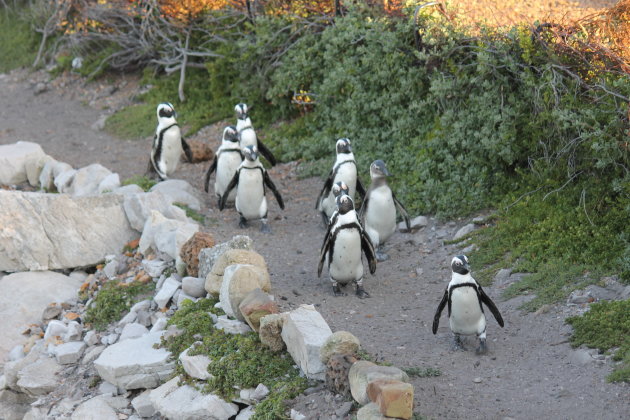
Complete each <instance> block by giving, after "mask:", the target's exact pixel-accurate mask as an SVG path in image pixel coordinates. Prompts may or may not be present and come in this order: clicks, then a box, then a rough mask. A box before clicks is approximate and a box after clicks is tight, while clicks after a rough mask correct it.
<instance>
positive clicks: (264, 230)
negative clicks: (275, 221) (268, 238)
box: [260, 223, 271, 233]
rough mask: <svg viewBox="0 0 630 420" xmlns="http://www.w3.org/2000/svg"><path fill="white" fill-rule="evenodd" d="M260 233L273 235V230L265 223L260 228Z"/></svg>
mask: <svg viewBox="0 0 630 420" xmlns="http://www.w3.org/2000/svg"><path fill="white" fill-rule="evenodd" d="M260 231H261V232H262V233H271V228H270V227H269V225H268V224H267V223H263V224H262V225H261V226H260Z"/></svg>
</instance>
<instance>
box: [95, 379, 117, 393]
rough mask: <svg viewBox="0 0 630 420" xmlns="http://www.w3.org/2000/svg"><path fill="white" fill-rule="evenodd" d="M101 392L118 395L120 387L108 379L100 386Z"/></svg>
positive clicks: (99, 391)
mask: <svg viewBox="0 0 630 420" xmlns="http://www.w3.org/2000/svg"><path fill="white" fill-rule="evenodd" d="M98 393H99V394H109V395H118V387H117V386H116V385H114V384H110V383H109V382H107V381H103V382H101V384H100V385H99V386H98Z"/></svg>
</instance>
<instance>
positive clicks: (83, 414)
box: [71, 396, 118, 420]
mask: <svg viewBox="0 0 630 420" xmlns="http://www.w3.org/2000/svg"><path fill="white" fill-rule="evenodd" d="M71 420H118V415H117V414H116V411H114V409H113V408H111V407H110V406H109V404H107V402H105V399H104V398H103V397H100V396H99V397H94V398H92V399H90V400H87V401H86V402H84V403H82V404H81V405H79V406H78V407H77V408H76V409H75V410H74V413H72V417H71Z"/></svg>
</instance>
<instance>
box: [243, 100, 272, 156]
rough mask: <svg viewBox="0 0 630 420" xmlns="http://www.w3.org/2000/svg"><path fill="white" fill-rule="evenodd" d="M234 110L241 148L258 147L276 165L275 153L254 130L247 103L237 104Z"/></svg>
mask: <svg viewBox="0 0 630 420" xmlns="http://www.w3.org/2000/svg"><path fill="white" fill-rule="evenodd" d="M234 111H236V131H237V132H238V136H239V143H240V145H241V148H245V147H247V146H256V147H258V150H259V151H260V154H261V155H262V156H263V157H264V158H265V159H267V161H269V163H270V164H271V166H276V158H275V157H274V155H273V153H271V150H269V149H268V148H267V146H265V145H264V144H263V143H262V142H261V141H260V140H258V138H257V137H256V131H254V126H253V125H252V120H251V119H250V118H249V114H248V113H247V111H248V107H247V104H242V103H241V104H236V106H235V107H234Z"/></svg>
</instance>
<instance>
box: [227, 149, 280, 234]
mask: <svg viewBox="0 0 630 420" xmlns="http://www.w3.org/2000/svg"><path fill="white" fill-rule="evenodd" d="M243 156H245V160H243V162H242V163H241V165H240V166H239V167H238V169H237V171H236V173H235V174H234V176H233V177H232V180H231V181H230V183H229V184H228V186H227V188H226V189H225V192H224V193H223V195H222V196H221V198H220V199H219V209H220V210H223V209H224V208H225V203H226V202H227V199H228V196H229V194H230V191H232V189H234V188H236V211H238V214H240V216H241V220H240V222H239V226H240V227H241V228H245V227H247V221H249V220H258V219H260V220H261V221H262V226H261V228H260V230H261V231H262V232H264V233H271V229H270V228H269V225H268V224H267V210H268V209H267V199H266V198H265V192H266V187H269V189H270V190H271V192H272V193H273V195H274V196H275V197H276V200H277V201H278V205H279V206H280V208H281V209H282V210H284V201H282V196H280V193H279V192H278V190H277V189H276V186H275V185H274V183H273V182H272V181H271V178H269V174H268V173H267V171H266V170H265V168H263V166H262V164H261V163H260V160H259V159H258V150H257V148H256V146H247V147H245V148H244V149H243Z"/></svg>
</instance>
